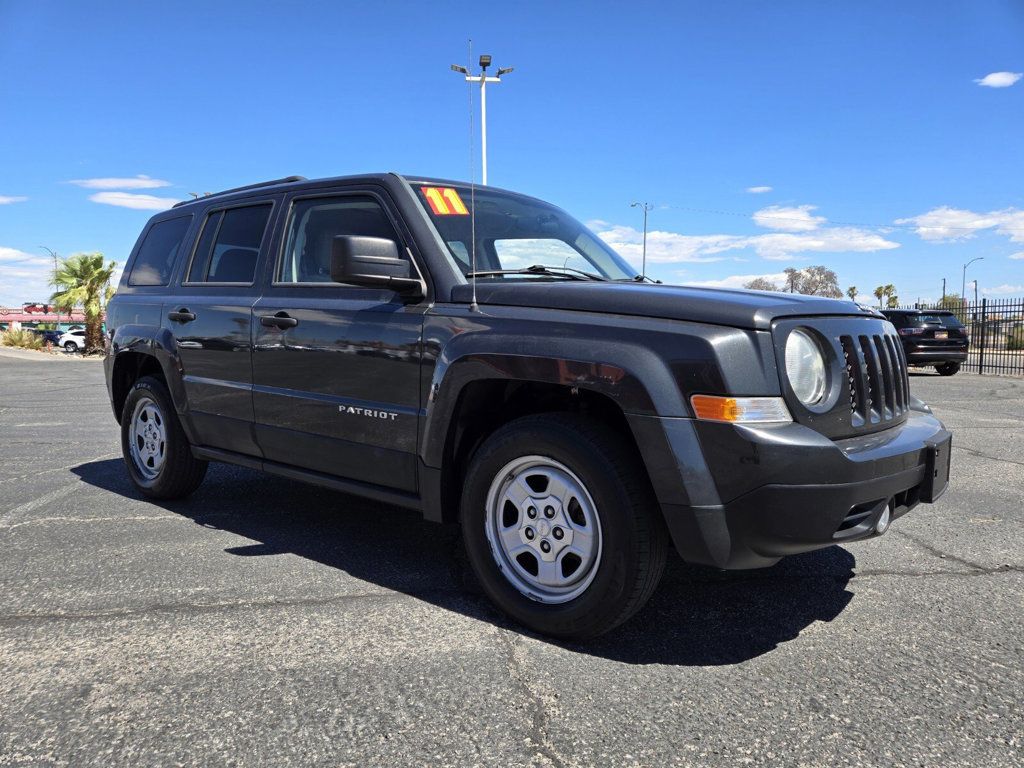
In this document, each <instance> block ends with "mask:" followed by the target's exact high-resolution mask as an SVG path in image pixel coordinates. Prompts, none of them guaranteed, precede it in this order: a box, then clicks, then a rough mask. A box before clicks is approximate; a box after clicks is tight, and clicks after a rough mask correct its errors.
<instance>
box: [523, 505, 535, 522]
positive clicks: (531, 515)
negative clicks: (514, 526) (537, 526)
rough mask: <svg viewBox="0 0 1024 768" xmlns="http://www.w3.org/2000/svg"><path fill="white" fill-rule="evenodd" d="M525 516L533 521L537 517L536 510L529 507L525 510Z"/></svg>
mask: <svg viewBox="0 0 1024 768" xmlns="http://www.w3.org/2000/svg"><path fill="white" fill-rule="evenodd" d="M526 516H527V517H528V518H530V519H531V520H533V518H535V517H536V516H537V508H536V507H530V508H529V509H527V510H526Z"/></svg>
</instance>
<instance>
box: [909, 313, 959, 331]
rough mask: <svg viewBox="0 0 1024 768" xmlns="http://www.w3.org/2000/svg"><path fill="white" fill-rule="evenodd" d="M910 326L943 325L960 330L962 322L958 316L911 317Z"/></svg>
mask: <svg viewBox="0 0 1024 768" xmlns="http://www.w3.org/2000/svg"><path fill="white" fill-rule="evenodd" d="M908 319H909V320H910V323H909V324H910V325H941V326H944V327H946V328H959V327H960V321H959V320H957V318H956V315H911V316H910V317H909V318H908Z"/></svg>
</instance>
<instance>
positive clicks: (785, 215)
mask: <svg viewBox="0 0 1024 768" xmlns="http://www.w3.org/2000/svg"><path fill="white" fill-rule="evenodd" d="M816 208H817V206H814V205H795V206H785V205H769V206H768V207H767V208H762V209H761V210H759V211H756V212H755V213H754V215H753V216H752V217H751V218H753V219H754V223H755V224H757V225H758V226H759V227H764V228H765V229H778V230H781V231H783V232H811V231H812V230H815V229H817V228H818V227H820V226H821V225H822V224H823V223H824V222H825V217H824V216H813V215H812V214H811V211H813V210H816Z"/></svg>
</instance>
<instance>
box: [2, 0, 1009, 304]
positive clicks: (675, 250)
mask: <svg viewBox="0 0 1024 768" xmlns="http://www.w3.org/2000/svg"><path fill="white" fill-rule="evenodd" d="M470 37H472V38H473V41H474V50H475V52H476V53H484V52H487V53H491V54H492V55H493V56H494V63H495V65H496V66H514V67H515V71H514V72H513V73H512V74H510V75H508V76H507V77H506V78H505V79H504V80H503V82H502V83H501V84H500V85H498V86H497V87H494V88H492V89H490V90H489V91H488V97H489V98H488V112H489V128H490V130H489V133H488V138H489V145H490V152H489V172H490V182H491V183H492V184H495V185H497V186H503V187H507V188H511V189H516V190H519V191H522V192H526V193H529V194H534V195H537V196H538V197H542V198H545V199H548V200H550V201H552V202H555V203H557V204H559V205H561V206H563V207H565V208H566V209H568V210H569V211H571V212H572V213H574V214H575V215H576V216H578V217H579V218H580V219H582V220H585V221H588V222H593V223H594V226H595V228H596V229H598V230H599V231H600V232H602V233H603V235H604V236H605V237H606V239H608V240H609V241H611V242H612V243H613V244H614V245H616V247H618V248H619V249H620V250H621V251H622V252H623V253H624V254H625V255H627V257H629V258H631V259H638V257H639V250H640V248H639V239H640V232H639V230H640V227H641V216H640V213H639V211H638V210H636V209H631V208H630V207H629V203H630V202H631V201H634V200H646V201H649V202H651V203H652V204H654V205H655V209H654V210H653V211H652V213H651V218H650V229H651V235H650V237H649V240H648V256H649V266H650V268H649V270H648V271H649V273H650V274H652V275H654V276H656V277H659V278H661V279H663V280H665V281H666V282H689V283H702V282H703V283H708V282H711V283H725V284H736V283H741V282H742V281H743V280H745V279H749V277H746V276H754V275H777V274H778V273H781V272H782V270H783V269H784V268H785V267H788V266H795V267H800V266H807V265H809V264H825V265H827V266H828V267H830V268H832V269H834V270H835V271H836V272H837V273H838V274H839V278H840V282H841V285H842V286H843V287H844V288H845V287H846V286H848V285H856V286H858V287H859V288H860V289H861V292H862V294H869V293H870V291H871V290H872V289H873V288H874V287H875V286H876V285H879V284H881V283H893V284H895V285H896V287H897V289H898V293H899V296H900V298H901V300H904V301H914V300H916V299H918V298H922V299H934V298H937V297H938V295H939V294H940V292H941V284H942V278H943V277H946V278H947V279H948V281H949V289H950V290H951V291H959V289H960V282H961V265H962V264H963V263H964V262H965V261H967V260H969V259H972V258H975V257H977V256H983V257H984V260H983V261H980V262H977V263H975V264H973V265H972V266H971V268H970V270H969V274H968V279H969V280H970V279H973V278H977V279H978V281H979V286H980V289H981V291H982V293H983V294H984V295H988V296H990V297H997V296H998V297H1003V296H1013V295H1024V185H1022V183H1021V181H1022V178H1024V173H1022V172H1024V141H1022V140H1021V129H1022V126H1024V79H1021V80H1020V81H1019V82H1018V81H1017V77H1019V76H1018V75H1017V74H1016V73H1020V72H1024V2H1021V0H992V1H988V2H986V1H985V0H962V1H961V2H949V3H942V4H939V5H936V4H935V3H934V2H913V1H910V0H906V1H904V2H900V3H892V2H877V1H875V0H866V1H863V2H828V3H822V2H813V3H812V2H788V1H787V0H781V1H780V2H774V3H755V2H740V1H738V0H737V1H730V0H716V2H710V1H709V0H705V1H704V2H699V3H698V2H677V3H646V2H633V3H621V2H612V3H603V2H595V3H569V2H564V3H560V2H546V3H544V2H541V3H531V2H520V3H511V4H509V3H506V4H501V3H491V4H481V3H474V4H470V3H456V2H450V3H437V2H435V3H422V2H419V3H400V2H389V3H343V2H323V3H315V2H306V3H299V2H296V3H287V4H286V3H280V2H257V1H255V0H249V1H248V2H244V3H242V2H237V3H231V2H205V3H197V2H179V3H173V4H172V3H155V2H153V3H129V2H123V3H104V2H92V3H88V4H86V3H77V2H64V3H60V2H50V1H49V0H0V72H3V73H4V74H3V77H2V78H0V304H20V303H22V302H24V301H30V300H37V299H39V298H43V297H45V296H46V295H47V293H48V291H49V289H48V288H47V287H46V285H45V270H46V267H47V263H48V259H47V257H46V254H45V252H44V251H43V250H41V249H40V248H39V247H38V246H40V245H45V246H48V247H50V248H53V249H55V250H57V251H59V252H60V253H61V254H64V255H67V254H70V253H73V252H76V251H102V252H103V253H105V254H106V255H107V256H108V257H109V258H111V259H114V260H118V261H120V260H123V259H124V258H125V257H126V256H127V254H128V253H129V251H130V250H131V247H132V244H133V243H134V241H135V238H136V237H137V235H138V233H139V231H140V229H141V228H142V226H143V224H144V223H145V221H146V219H147V218H148V217H149V216H150V215H152V213H153V211H152V210H146V209H140V208H139V207H138V206H147V205H152V206H159V205H162V204H166V203H161V202H160V200H177V199H183V198H186V197H187V196H188V193H189V192H205V191H214V190H218V189H223V188H226V187H231V186H236V185H240V184H245V183H249V182H253V181H258V180H262V179H266V178H273V177H278V176H284V175H289V174H293V173H298V174H302V175H305V176H309V177H320V176H334V175H341V174H348V173H358V172H363V171H381V170H395V171H399V172H405V173H410V174H417V175H419V174H423V175H434V176H444V177H451V178H458V179H465V178H467V177H468V175H469V149H468V115H467V112H468V95H467V87H466V85H465V84H464V83H463V82H461V81H460V79H459V77H458V76H457V75H455V74H454V73H452V72H451V71H450V70H449V65H450V64H451V63H453V62H459V63H465V62H466V60H467V52H466V41H467V38H470ZM996 73H1003V74H996ZM986 78H987V79H986ZM979 81H981V82H979ZM993 86H996V87H993ZM477 148H478V146H477ZM477 163H478V161H477ZM140 175H142V176H146V177H148V180H147V179H142V180H140V179H138V177H139V176H140ZM103 179H120V180H121V181H115V182H103V181H97V180H103ZM126 179H127V180H129V181H125V180H126ZM73 181H77V182H79V183H78V184H75V183H69V182H73ZM157 184H159V186H157ZM759 187H762V188H770V189H768V190H762V191H758V192H750V191H748V190H749V189H751V188H759ZM138 195H144V196H150V197H152V198H157V200H156V201H154V200H151V199H149V198H147V197H136V196H138ZM125 206H135V207H125ZM1014 256H1017V258H1013V257H1014ZM969 291H970V288H969Z"/></svg>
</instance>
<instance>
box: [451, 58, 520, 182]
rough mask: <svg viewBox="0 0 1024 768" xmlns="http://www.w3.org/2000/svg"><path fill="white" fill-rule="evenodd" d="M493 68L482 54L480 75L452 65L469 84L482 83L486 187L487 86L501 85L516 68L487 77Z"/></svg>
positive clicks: (483, 172)
mask: <svg viewBox="0 0 1024 768" xmlns="http://www.w3.org/2000/svg"><path fill="white" fill-rule="evenodd" d="M489 66H491V56H490V55H489V54H486V53H485V54H482V55H481V56H480V74H479V75H474V74H472V73H471V72H470V71H469V70H468V69H466V68H465V67H463V66H461V65H459V64H452V71H453V72H457V73H459V74H460V75H462V76H463V77H465V78H466V82H467V83H480V153H481V156H482V162H481V175H482V177H483V184H484V186H486V185H487V84H488V83H500V82H501V76H502V75H507V74H508V73H509V72H511V71H512V70H513V69H514V67H504V68H502V69H499V70H498V72H497V74H496V75H495V76H494V77H488V76H487V68H488V67H489Z"/></svg>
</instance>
